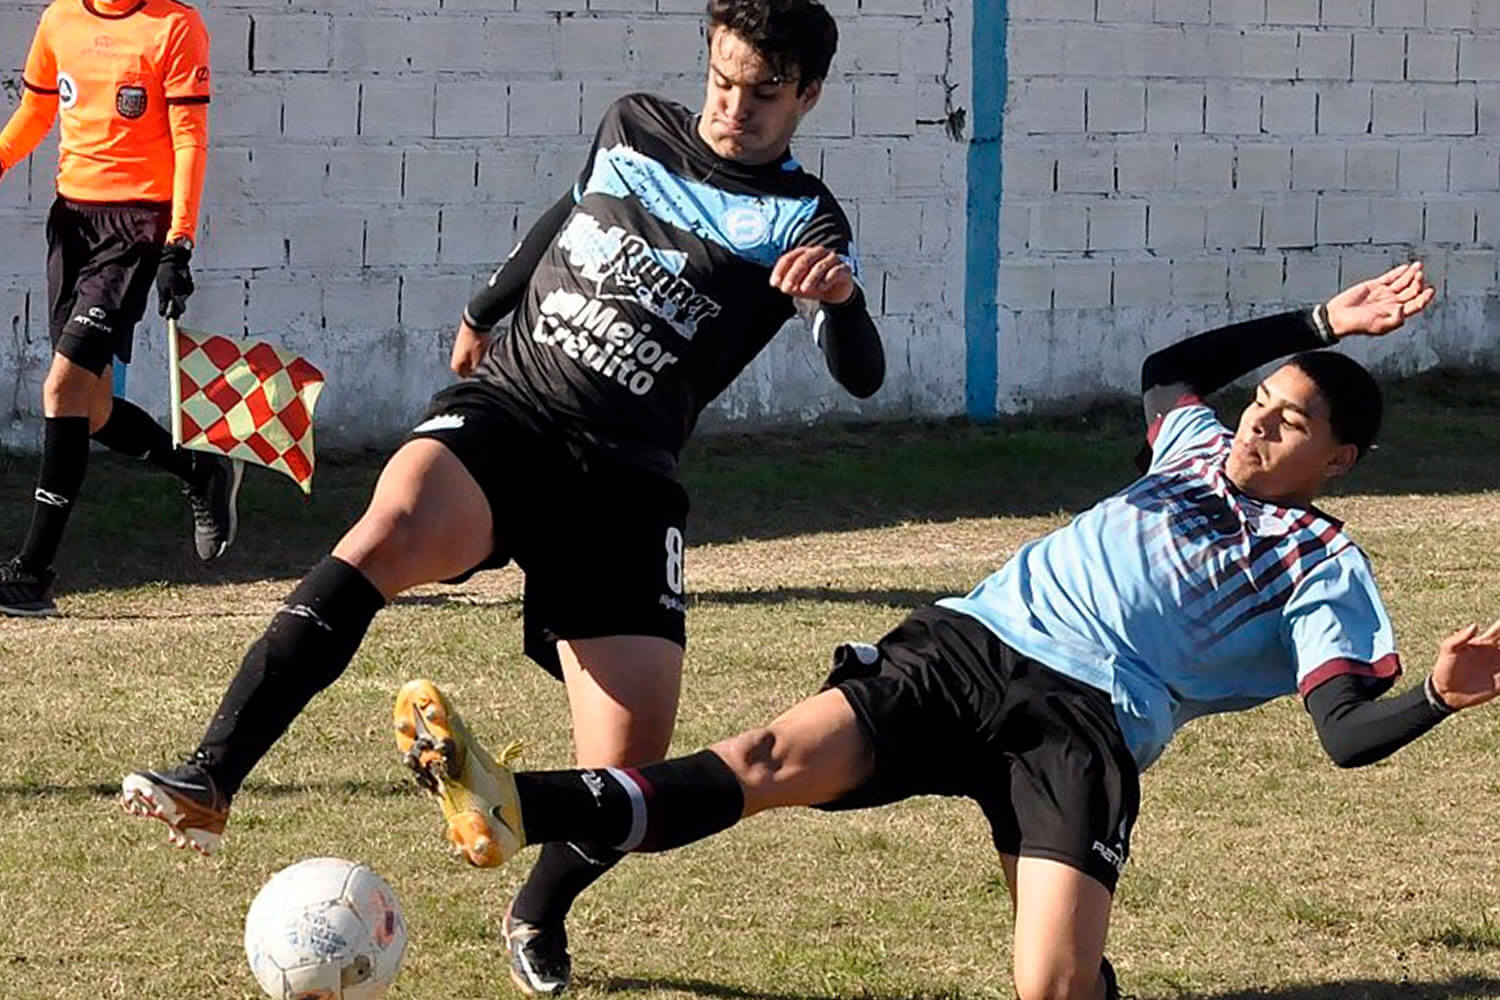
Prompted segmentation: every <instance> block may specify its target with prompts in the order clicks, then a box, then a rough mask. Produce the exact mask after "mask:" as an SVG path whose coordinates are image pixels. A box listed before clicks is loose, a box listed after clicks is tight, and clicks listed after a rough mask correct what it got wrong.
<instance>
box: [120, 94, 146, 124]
mask: <svg viewBox="0 0 1500 1000" xmlns="http://www.w3.org/2000/svg"><path fill="white" fill-rule="evenodd" d="M115 110H116V111H118V112H120V117H121V118H139V117H140V116H141V115H143V114H145V113H146V88H145V87H121V88H120V89H119V90H117V91H115Z"/></svg>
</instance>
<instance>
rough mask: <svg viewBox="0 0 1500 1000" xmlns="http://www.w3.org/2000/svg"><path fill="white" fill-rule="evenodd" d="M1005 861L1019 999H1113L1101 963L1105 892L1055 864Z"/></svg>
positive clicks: (1071, 869) (1111, 985)
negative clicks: (1011, 907)
mask: <svg viewBox="0 0 1500 1000" xmlns="http://www.w3.org/2000/svg"><path fill="white" fill-rule="evenodd" d="M1006 860H1007V859H1002V863H1004V862H1005V861H1006ZM1008 862H1009V863H1008V864H1006V882H1007V883H1008V884H1009V885H1010V886H1011V887H1012V889H1011V899H1012V903H1013V907H1014V912H1015V936H1014V948H1013V952H1014V956H1015V957H1014V972H1015V986H1016V996H1017V997H1018V998H1019V1000H1117V998H1118V996H1119V992H1118V990H1117V989H1115V988H1114V983H1113V978H1114V977H1113V971H1112V970H1110V971H1108V972H1106V970H1107V969H1108V963H1107V962H1106V961H1105V959H1104V943H1105V940H1106V938H1107V937H1108V935H1109V913H1110V906H1111V903H1112V900H1113V897H1112V896H1111V895H1110V890H1109V889H1108V888H1106V887H1105V886H1104V885H1103V884H1102V883H1100V882H1099V881H1098V880H1097V879H1095V878H1093V877H1092V876H1089V875H1086V874H1084V873H1083V872H1081V871H1079V870H1078V869H1077V868H1075V867H1073V866H1071V865H1067V864H1064V863H1062V862H1060V861H1053V860H1051V859H1048V858H1035V857H1024V856H1023V857H1021V858H1019V859H1017V858H1016V857H1014V856H1011V857H1009V858H1008ZM1111 991H1113V992H1111Z"/></svg>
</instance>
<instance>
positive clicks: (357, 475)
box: [0, 373, 1500, 604]
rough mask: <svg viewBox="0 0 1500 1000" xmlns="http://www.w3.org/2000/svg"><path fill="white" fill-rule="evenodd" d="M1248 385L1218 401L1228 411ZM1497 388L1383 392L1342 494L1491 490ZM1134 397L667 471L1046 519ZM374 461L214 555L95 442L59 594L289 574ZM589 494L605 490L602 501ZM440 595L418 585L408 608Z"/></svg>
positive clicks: (764, 505)
mask: <svg viewBox="0 0 1500 1000" xmlns="http://www.w3.org/2000/svg"><path fill="white" fill-rule="evenodd" d="M1244 398H1245V394H1244V393H1243V391H1239V390H1235V391H1231V392H1229V393H1226V394H1224V398H1223V399H1221V400H1220V407H1219V409H1220V413H1221V415H1222V416H1225V417H1227V418H1230V419H1232V418H1233V415H1234V414H1236V413H1237V412H1238V410H1239V408H1240V406H1241V405H1242V404H1243V401H1244ZM1497 414H1500V383H1497V382H1496V380H1493V379H1482V378H1476V377H1474V376H1472V375H1455V374H1452V373H1437V374H1429V375H1424V376H1421V377H1419V378H1416V379H1413V380H1410V381H1408V382H1405V383H1399V384H1395V385H1391V386H1389V387H1387V408H1386V427H1387V431H1386V433H1385V434H1384V435H1383V436H1382V439H1381V447H1380V449H1379V450H1378V451H1376V452H1375V453H1373V454H1372V455H1371V456H1370V457H1369V458H1367V459H1366V460H1365V461H1364V462H1362V463H1361V465H1360V467H1359V469H1358V470H1356V471H1355V472H1354V473H1353V474H1352V475H1351V476H1350V477H1349V479H1348V483H1347V485H1345V486H1342V487H1341V489H1344V490H1347V491H1352V492H1358V493H1382V494H1384V493H1389V494H1406V493H1414V492H1422V493H1431V494H1449V493H1472V492H1475V491H1480V490H1495V489H1500V463H1497V462H1495V461H1494V460H1493V455H1494V454H1495V452H1496V451H1500V420H1496V419H1495V417H1496V415H1497ZM1140 440H1141V420H1140V413H1139V408H1138V407H1137V406H1135V405H1134V404H1132V403H1121V404H1117V405H1111V406H1104V407H1100V408H1096V409H1094V410H1091V411H1089V412H1088V413H1085V414H1081V415H1078V416H1072V417H1066V418H1062V417H1058V418H1040V417H1036V418H1025V419H1014V420H1005V421H1001V422H997V423H989V424H975V423H971V422H968V421H962V420H954V421H947V422H926V423H893V424H881V425H875V426H845V425H839V426H820V427H815V428H802V429H799V430H796V431H787V432H779V433H770V434H757V435H716V436H708V437H702V438H699V439H697V440H694V441H692V442H691V443H690V444H689V445H688V448H687V450H686V451H685V452H684V455H683V472H682V478H683V482H684V485H685V486H686V487H687V489H688V492H689V494H690V496H691V497H692V500H693V513H692V515H691V517H690V519H689V530H688V538H689V541H690V542H692V543H695V544H697V543H705V542H727V541H737V540H741V539H767V538H782V537H790V536H796V535H802V534H808V533H813V532H827V531H844V530H853V529H859V528H871V527H885V526H890V525H896V524H901V523H903V522H909V521H913V520H920V521H939V522H941V521H949V520H954V519H957V518H964V517H991V516H1000V515H1007V516H1014V515H1030V514H1045V515H1050V514H1055V513H1058V512H1070V511H1077V510H1081V509H1083V508H1086V507H1088V506H1089V505H1091V504H1092V503H1094V502H1095V501H1096V500H1098V499H1099V498H1100V497H1102V496H1105V495H1107V494H1109V493H1112V492H1114V491H1116V490H1118V489H1120V488H1121V487H1123V486H1124V485H1125V484H1126V483H1128V482H1130V481H1131V480H1132V479H1133V478H1134V476H1135V470H1134V466H1133V464H1132V458H1133V456H1134V454H1135V452H1136V450H1137V448H1138V446H1139V444H1140ZM384 459H385V455H383V454H373V453H372V454H364V455H349V454H343V455H340V454H338V453H328V454H324V455H322V456H320V457H319V462H318V493H317V496H316V498H315V499H314V500H312V501H311V502H305V501H304V500H303V498H302V496H301V494H300V493H298V491H297V490H296V489H295V488H293V487H292V486H291V484H290V483H289V482H288V481H287V480H286V479H285V478H284V477H282V476H280V475H278V474H276V473H273V472H270V471H268V470H265V469H251V470H249V472H248V473H247V475H246V477H245V482H244V486H243V489H242V491H241V515H242V516H241V518H240V528H239V538H238V540H237V541H236V543H235V546H234V548H233V549H232V550H231V551H230V552H229V553H227V554H226V556H225V557H223V558H221V559H219V560H217V561H215V562H212V563H207V564H204V563H200V562H199V561H198V560H197V559H196V558H195V557H194V556H193V554H192V543H191V522H190V520H189V517H188V511H187V505H186V503H185V502H184V501H183V499H182V497H181V496H180V494H179V492H178V489H177V484H176V482H175V481H174V480H172V479H171V478H170V477H167V476H164V475H163V474H161V473H159V472H153V471H152V470H150V469H149V468H147V467H146V466H145V465H143V464H142V463H140V462H132V461H125V460H122V459H119V458H118V457H116V456H114V455H112V454H107V453H104V452H102V451H101V452H99V453H96V454H95V455H94V456H93V458H92V459H91V460H90V466H89V477H88V480H87V481H86V482H85V484H84V489H83V494H82V496H81V497H80V500H79V503H78V506H77V510H76V511H75V512H74V514H73V521H72V523H71V524H70V526H69V531H68V536H67V538H65V539H64V544H63V549H62V552H61V554H60V556H59V560H58V570H59V575H60V579H61V581H62V589H63V592H64V593H66V592H68V591H70V590H77V589H83V588H87V587H109V588H115V589H117V588H129V587H134V586H139V585H142V584H148V583H151V582H166V583H192V584H211V583H216V582H247V581H253V580H263V579H267V578H272V577H274V578H278V579H285V578H289V577H290V578H297V577H300V576H302V575H303V574H304V573H305V572H306V571H307V570H308V569H309V568H310V567H311V566H313V565H314V564H315V563H317V562H318V560H319V559H321V558H322V557H323V556H324V555H325V554H327V553H328V552H329V551H330V550H331V549H332V547H333V544H334V543H335V542H336V541H337V540H338V538H339V537H340V536H341V535H342V534H343V532H344V531H345V530H346V529H347V528H348V526H349V525H351V524H353V522H354V521H355V520H356V519H357V518H358V516H359V514H360V512H361V511H362V510H363V509H364V507H365V505H366V504H367V503H368V500H369V497H370V493H371V491H372V489H373V487H374V483H375V479H376V477H377V475H378V474H379V471H380V467H381V465H382V464H383V462H384ZM36 462H37V460H36V457H35V456H32V455H0V555H3V546H4V545H8V544H12V543H13V542H16V541H19V539H20V538H21V537H22V534H23V532H24V531H25V528H26V523H27V521H28V520H29V518H30V513H31V512H30V503H29V502H28V501H27V499H26V498H29V497H30V494H31V491H32V486H33V484H34V479H35V475H36ZM602 502H607V500H606V501H602ZM450 600H452V598H444V597H423V598H417V599H416V601H417V602H418V603H434V604H441V603H447V602H448V601H450Z"/></svg>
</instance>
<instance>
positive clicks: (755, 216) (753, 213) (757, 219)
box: [724, 205, 771, 250]
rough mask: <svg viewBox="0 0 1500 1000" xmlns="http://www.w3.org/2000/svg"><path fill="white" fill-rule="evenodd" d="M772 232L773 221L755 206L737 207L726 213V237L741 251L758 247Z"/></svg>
mask: <svg viewBox="0 0 1500 1000" xmlns="http://www.w3.org/2000/svg"><path fill="white" fill-rule="evenodd" d="M770 231H771V220H770V219H768V218H766V213H765V212H763V211H761V210H760V208H758V207H757V206H755V205H736V206H735V207H734V208H731V209H730V210H729V211H727V212H725V213H724V235H726V236H728V237H729V242H731V243H733V244H734V245H735V246H737V247H739V248H740V249H741V250H748V249H749V248H750V247H758V246H760V245H761V244H762V243H764V242H765V241H766V234H767V233H769V232H770Z"/></svg>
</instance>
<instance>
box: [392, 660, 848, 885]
mask: <svg viewBox="0 0 1500 1000" xmlns="http://www.w3.org/2000/svg"><path fill="white" fill-rule="evenodd" d="M395 726H396V734H397V736H396V739H397V746H398V747H399V748H400V749H402V751H403V753H404V759H405V762H406V763H407V764H408V766H411V767H412V768H413V769H414V770H415V771H416V772H417V776H418V780H419V782H420V783H421V784H423V785H424V787H427V788H429V789H430V790H433V791H435V792H436V793H437V795H438V797H439V799H440V802H441V804H442V806H443V811H444V814H445V816H446V817H447V819H448V834H449V839H450V840H451V841H452V842H453V843H454V844H455V846H457V847H458V848H459V849H460V850H461V851H462V853H463V854H464V856H465V857H466V858H467V859H468V861H469V862H470V863H471V864H474V865H477V866H479V867H492V866H495V865H498V864H500V863H502V862H503V861H505V860H506V859H507V858H509V857H511V856H512V855H514V854H515V853H516V852H517V851H518V850H520V848H522V847H524V846H526V845H527V844H537V843H551V842H555V841H581V842H586V843H604V844H610V845H612V846H613V847H614V848H615V849H616V850H618V851H621V852H632V851H638V852H656V851H666V850H671V849H673V848H677V847H682V846H684V845H686V844H691V843H693V842H695V841H698V840H702V839H703V838H705V837H709V836H712V835H713V834H715V833H718V832H720V831H723V830H726V829H728V828H729V827H731V826H733V825H734V824H735V823H737V822H739V821H740V820H741V819H743V818H745V817H748V816H752V815H754V814H755V813H758V812H763V811H765V810H767V809H773V808H781V807H785V806H796V805H818V804H821V803H825V802H830V801H833V800H836V799H839V798H840V797H842V796H844V795H846V794H848V793H849V792H851V791H853V790H854V789H857V788H859V787H860V786H861V785H862V784H864V783H865V782H866V781H867V780H868V779H869V778H870V777H871V775H872V772H873V769H874V763H873V756H874V755H873V753H872V749H871V741H870V737H869V736H868V735H867V734H866V732H865V729H864V727H863V725H862V724H861V723H860V721H859V719H858V717H857V716H856V714H855V712H854V710H853V708H852V707H851V703H850V701H849V700H848V698H847V697H846V696H845V694H844V693H843V692H842V691H822V692H820V693H818V694H816V695H814V696H813V697H811V698H808V699H806V700H805V701H802V702H800V703H798V704H797V705H796V706H794V707H793V708H792V709H790V710H789V711H787V712H786V713H784V714H782V715H781V716H780V717H778V718H777V719H776V720H775V721H773V722H771V723H770V724H769V725H768V726H765V727H762V728H757V729H752V730H748V731H746V732H743V733H741V734H739V735H738V736H735V737H732V738H730V739H728V740H724V741H722V742H720V743H717V744H715V745H714V746H713V747H712V748H710V749H707V750H701V751H699V752H698V753H695V754H691V755H689V756H686V757H677V758H674V759H672V760H666V761H660V762H658V763H655V764H647V765H645V766H643V767H632V768H615V767H609V768H589V769H570V770H564V771H519V772H517V771H512V770H510V768H509V767H508V766H506V758H507V757H508V754H504V753H502V754H501V755H500V757H498V758H496V757H493V756H491V755H490V754H489V753H488V752H486V751H485V750H484V749H483V747H481V746H480V744H479V743H478V741H477V740H476V739H475V738H474V737H473V735H472V734H471V733H470V731H469V729H468V728H467V726H466V725H465V724H464V722H463V720H462V719H461V718H460V717H459V715H458V713H457V711H456V710H455V708H454V706H453V704H452V702H451V701H450V700H449V699H448V698H447V697H446V696H445V695H443V693H442V692H441V691H439V690H438V688H437V686H436V685H434V684H433V683H432V682H431V681H426V680H416V681H409V682H408V683H407V684H406V685H405V686H404V687H403V688H402V689H401V692H400V693H399V694H398V695H397V699H396V709H395Z"/></svg>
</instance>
